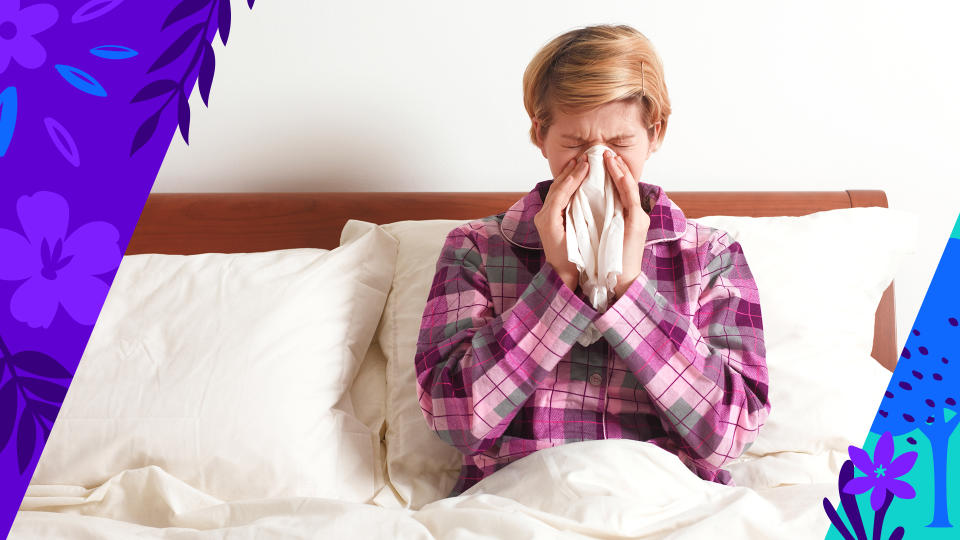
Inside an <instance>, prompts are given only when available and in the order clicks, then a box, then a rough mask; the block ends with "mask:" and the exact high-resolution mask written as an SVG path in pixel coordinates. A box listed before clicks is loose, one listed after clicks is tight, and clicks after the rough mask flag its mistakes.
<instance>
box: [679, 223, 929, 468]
mask: <svg viewBox="0 0 960 540" xmlns="http://www.w3.org/2000/svg"><path fill="white" fill-rule="evenodd" d="M695 221H697V222H699V223H700V224H702V225H707V226H710V227H716V228H718V229H722V230H724V231H727V232H728V233H729V234H730V235H731V236H732V237H733V238H734V239H735V240H737V241H738V242H740V246H741V247H742V248H743V253H744V255H745V256H746V259H747V263H748V264H749V265H750V271H751V272H752V273H753V276H754V279H755V280H756V282H757V288H758V289H759V291H760V310H761V314H762V316H763V332H764V341H765V345H766V349H767V368H768V370H769V376H770V405H771V409H770V416H769V417H768V418H767V421H766V423H765V424H764V426H763V428H761V430H760V436H759V437H758V438H757V440H756V442H755V443H754V444H753V445H752V446H751V447H750V448H748V449H747V451H746V452H745V454H746V455H747V456H755V457H759V456H764V455H768V454H774V453H777V452H787V451H793V452H805V453H811V454H817V453H821V452H825V451H829V450H842V451H846V448H847V446H848V445H850V444H855V445H858V446H859V445H860V444H862V443H863V441H864V440H865V439H866V436H867V433H868V432H869V429H870V424H871V423H872V421H873V417H874V416H875V415H876V411H877V407H878V406H879V404H880V399H881V398H882V397H883V392H884V390H885V389H886V387H887V384H888V383H889V382H890V376H891V375H892V374H891V373H890V372H889V371H887V370H886V369H885V368H884V367H883V366H881V365H880V364H879V363H878V362H877V361H876V360H875V359H874V358H873V357H871V356H870V353H871V351H872V349H873V329H874V317H875V315H876V311H877V306H878V304H879V303H880V297H881V296H882V295H883V291H884V290H885V289H886V288H887V287H888V286H889V285H890V282H891V281H892V280H893V277H894V275H895V274H896V273H897V270H898V268H899V267H900V264H901V263H902V261H903V260H904V258H905V257H906V255H908V254H910V253H913V252H914V251H915V250H916V247H915V246H916V242H917V239H918V235H919V220H918V219H917V216H915V215H914V214H911V213H908V212H903V211H900V210H894V209H890V208H881V207H867V208H848V209H842V210H829V211H824V212H816V213H813V214H809V215H806V216H797V217H793V216H790V217H761V218H751V217H735V216H709V217H703V218H700V219H696V220H695Z"/></svg>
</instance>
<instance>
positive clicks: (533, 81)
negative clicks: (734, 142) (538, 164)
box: [523, 24, 670, 149]
mask: <svg viewBox="0 0 960 540" xmlns="http://www.w3.org/2000/svg"><path fill="white" fill-rule="evenodd" d="M620 100H624V101H635V102H637V103H638V104H639V106H640V109H641V115H642V118H641V121H642V122H644V123H645V125H646V126H647V138H648V139H650V138H652V136H653V133H654V127H653V125H654V124H655V123H657V122H660V132H659V135H658V136H657V140H655V141H651V143H652V145H653V148H654V149H658V148H659V147H660V144H661V143H662V142H663V137H664V135H665V134H666V131H667V118H668V117H669V116H670V96H669V95H668V94H667V86H666V84H665V83H664V80H663V62H661V60H660V57H659V55H658V54H657V52H656V50H654V48H653V44H652V43H651V42H650V40H649V39H647V37H646V36H644V35H643V34H641V33H640V32H638V31H637V30H635V29H634V28H632V27H630V26H627V25H617V26H614V25H608V24H602V25H596V26H587V27H584V28H578V29H575V30H571V31H569V32H566V33H564V34H562V35H560V36H557V37H555V38H554V39H553V40H551V41H550V42H549V43H547V44H546V45H545V46H544V47H543V48H542V49H540V51H539V52H537V54H536V55H535V56H534V57H533V59H532V60H531V61H530V63H529V64H528V65H527V69H526V70H525V71H524V72H523V106H524V107H525V108H526V109H527V114H528V115H529V116H530V120H531V122H532V121H533V119H534V117H536V118H537V119H538V120H540V126H541V127H540V129H541V133H540V135H541V136H546V132H547V130H548V129H549V128H550V125H551V124H552V123H553V111H554V107H556V108H557V110H560V111H562V112H564V113H566V114H580V113H584V112H587V111H590V110H593V109H595V108H597V107H600V106H601V105H605V104H607V103H611V102H614V101H620ZM530 140H531V141H533V144H535V145H537V133H536V131H535V126H534V125H531V126H530ZM538 146H539V145H538Z"/></svg>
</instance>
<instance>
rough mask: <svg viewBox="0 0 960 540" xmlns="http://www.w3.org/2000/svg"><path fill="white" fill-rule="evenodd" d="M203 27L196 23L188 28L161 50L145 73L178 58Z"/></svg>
mask: <svg viewBox="0 0 960 540" xmlns="http://www.w3.org/2000/svg"><path fill="white" fill-rule="evenodd" d="M203 27H204V25H203V24H202V23H198V24H195V25H193V26H191V27H190V28H188V29H187V30H186V31H185V32H184V33H183V34H181V35H180V37H178V38H177V40H176V41H174V42H173V44H172V45H170V46H169V47H167V50H165V51H163V53H162V54H161V55H160V58H157V61H156V62H154V63H153V65H151V66H150V69H148V70H147V73H152V72H154V71H156V70H158V69H160V68H162V67H163V66H165V65H167V64H169V63H170V62H173V61H174V60H176V59H177V58H179V57H180V55H181V54H183V52H184V51H186V50H187V47H189V46H190V42H191V41H193V40H194V39H196V38H197V36H198V35H199V34H200V31H201V30H203Z"/></svg>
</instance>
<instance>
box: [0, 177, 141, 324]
mask: <svg viewBox="0 0 960 540" xmlns="http://www.w3.org/2000/svg"><path fill="white" fill-rule="evenodd" d="M69 211H70V209H69V206H68V204H67V200H66V199H64V198H63V197H62V196H61V195H59V194H57V193H53V192H50V191H38V192H37V193H35V194H33V196H22V197H20V198H19V199H17V216H18V217H19V218H20V225H21V227H22V228H23V232H24V235H25V236H24V235H20V234H19V233H17V232H15V231H11V230H9V229H0V253H2V254H3V257H0V279H3V280H9V281H13V280H24V279H25V280H26V281H24V282H23V283H22V284H21V285H20V286H19V287H18V288H17V290H16V291H14V293H13V296H12V297H11V298H10V313H11V314H12V315H13V317H14V318H15V319H17V320H18V321H21V322H24V323H27V325H29V326H30V327H32V328H37V327H43V328H48V327H49V326H50V323H51V322H53V318H54V315H56V313H57V308H58V307H59V306H60V305H62V306H63V307H64V309H65V310H66V312H67V314H68V315H69V316H70V317H71V318H72V319H73V320H75V321H76V322H78V323H80V324H84V325H92V324H94V323H95V322H96V320H97V315H98V314H99V312H100V308H101V307H102V305H103V302H104V300H105V299H106V296H107V291H108V289H109V286H108V285H107V283H106V282H104V281H103V280H102V279H99V278H96V277H94V276H96V275H98V274H102V273H104V272H107V271H110V270H113V269H115V268H117V267H118V266H119V265H120V260H121V258H122V256H123V254H122V252H121V251H120V246H119V245H118V244H117V239H118V238H119V236H120V234H119V232H118V231H117V228H116V227H114V226H113V225H112V224H110V223H107V222H105V221H92V222H90V223H86V224H84V225H82V226H81V227H79V228H77V229H76V230H74V231H73V232H72V233H71V234H70V235H69V236H68V235H67V221H68V218H69Z"/></svg>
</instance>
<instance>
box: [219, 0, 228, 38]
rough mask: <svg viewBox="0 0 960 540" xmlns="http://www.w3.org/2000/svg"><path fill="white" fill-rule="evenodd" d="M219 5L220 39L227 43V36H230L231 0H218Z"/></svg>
mask: <svg viewBox="0 0 960 540" xmlns="http://www.w3.org/2000/svg"><path fill="white" fill-rule="evenodd" d="M218 1H219V2H220V4H219V5H218V6H217V8H218V11H217V27H218V28H219V31H220V41H222V42H223V44H224V45H226V44H227V38H228V37H230V0H218Z"/></svg>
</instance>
